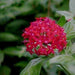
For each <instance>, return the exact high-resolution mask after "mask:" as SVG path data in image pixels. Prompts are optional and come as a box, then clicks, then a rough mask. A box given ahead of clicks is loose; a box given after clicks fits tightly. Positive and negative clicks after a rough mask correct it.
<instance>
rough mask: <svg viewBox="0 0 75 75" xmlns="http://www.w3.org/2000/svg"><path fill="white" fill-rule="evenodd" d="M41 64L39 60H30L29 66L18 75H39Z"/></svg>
mask: <svg viewBox="0 0 75 75" xmlns="http://www.w3.org/2000/svg"><path fill="white" fill-rule="evenodd" d="M41 62H42V59H41V58H37V59H33V60H31V61H30V62H29V64H28V65H27V66H26V67H25V68H24V69H23V71H22V72H21V73H20V75H39V74H40V70H41V66H42V63H41Z"/></svg>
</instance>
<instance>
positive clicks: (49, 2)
mask: <svg viewBox="0 0 75 75" xmlns="http://www.w3.org/2000/svg"><path fill="white" fill-rule="evenodd" d="M50 4H51V1H50V0H48V16H50Z"/></svg>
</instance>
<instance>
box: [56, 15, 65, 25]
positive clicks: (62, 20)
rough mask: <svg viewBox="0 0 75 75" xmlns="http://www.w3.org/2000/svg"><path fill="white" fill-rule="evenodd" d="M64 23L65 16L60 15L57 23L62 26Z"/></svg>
mask: <svg viewBox="0 0 75 75" xmlns="http://www.w3.org/2000/svg"><path fill="white" fill-rule="evenodd" d="M65 23H66V20H65V17H64V16H62V17H61V18H60V19H59V21H58V22H57V24H58V25H60V26H63V25H64V24H65Z"/></svg>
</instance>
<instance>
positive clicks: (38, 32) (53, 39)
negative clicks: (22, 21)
mask: <svg viewBox="0 0 75 75" xmlns="http://www.w3.org/2000/svg"><path fill="white" fill-rule="evenodd" d="M22 37H23V38H24V44H25V45H26V50H27V51H28V52H29V53H30V54H34V53H35V54H37V55H49V54H51V53H52V54H54V53H55V50H58V52H61V51H62V50H63V49H64V48H65V47H66V44H67V42H66V33H65V32H64V29H63V28H62V27H60V26H59V25H58V24H56V23H55V21H54V20H51V19H49V18H47V17H45V18H42V17H40V18H36V21H34V22H31V23H30V26H29V27H28V28H25V30H24V32H23V34H22Z"/></svg>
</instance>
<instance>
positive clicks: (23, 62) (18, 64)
mask: <svg viewBox="0 0 75 75" xmlns="http://www.w3.org/2000/svg"><path fill="white" fill-rule="evenodd" d="M27 64H28V62H27V61H20V62H18V63H16V64H15V65H14V66H16V67H21V68H24V67H25V66H26V65H27Z"/></svg>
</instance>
